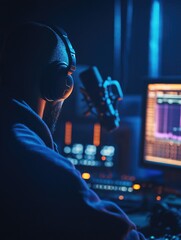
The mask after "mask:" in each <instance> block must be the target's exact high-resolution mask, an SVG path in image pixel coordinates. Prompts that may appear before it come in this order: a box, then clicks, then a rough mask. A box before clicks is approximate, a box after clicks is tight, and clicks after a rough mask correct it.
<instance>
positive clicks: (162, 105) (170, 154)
mask: <svg viewBox="0 0 181 240" xmlns="http://www.w3.org/2000/svg"><path fill="white" fill-rule="evenodd" d="M144 158H145V161H149V162H154V163H160V164H164V165H165V164H166V165H170V166H178V167H179V166H180V167H181V84H171V83H169V84H168V83H165V84H163V83H156V84H155V83H153V84H148V91H147V105H146V125H145V148H144Z"/></svg>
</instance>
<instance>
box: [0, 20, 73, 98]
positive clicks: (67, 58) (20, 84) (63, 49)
mask: <svg viewBox="0 0 181 240" xmlns="http://www.w3.org/2000/svg"><path fill="white" fill-rule="evenodd" d="M74 60H75V54H74V50H73V48H72V46H71V44H70V42H69V40H68V37H67V35H66V33H65V32H63V31H62V30H61V29H58V32H57V31H56V30H55V29H54V28H53V27H49V26H47V25H45V24H41V23H36V22H27V23H23V24H21V25H19V26H18V27H16V28H15V29H14V30H13V31H12V32H11V33H10V34H9V36H8V37H7V39H6V41H5V45H4V48H3V51H2V59H1V81H2V82H1V84H2V86H5V87H6V88H9V89H11V90H13V91H16V92H17V91H18V94H22V93H24V94H26V93H27V91H33V90H34V89H39V91H40V95H41V97H42V98H44V99H46V100H56V99H60V98H64V97H67V96H68V95H69V94H70V92H71V91H72V87H73V80H72V77H71V76H70V74H71V73H72V71H73V70H74V68H75V66H74V64H75V61H74ZM73 61H74V62H73Z"/></svg>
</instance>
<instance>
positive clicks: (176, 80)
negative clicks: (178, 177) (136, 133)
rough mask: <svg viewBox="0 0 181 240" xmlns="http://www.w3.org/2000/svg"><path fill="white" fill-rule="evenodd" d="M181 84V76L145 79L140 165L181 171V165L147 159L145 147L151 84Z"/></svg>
mask: <svg viewBox="0 0 181 240" xmlns="http://www.w3.org/2000/svg"><path fill="white" fill-rule="evenodd" d="M157 83H158V84H164V83H165V84H181V76H162V77H155V78H151V77H147V78H145V79H144V86H143V93H142V108H141V109H142V113H141V119H142V127H141V141H140V142H141V148H140V167H144V168H148V169H155V170H163V171H164V170H165V171H167V170H168V169H173V170H174V171H181V166H176V165H171V164H166V163H158V162H152V161H147V160H145V157H144V149H145V141H144V140H145V128H146V106H147V100H148V98H147V94H148V85H149V84H157Z"/></svg>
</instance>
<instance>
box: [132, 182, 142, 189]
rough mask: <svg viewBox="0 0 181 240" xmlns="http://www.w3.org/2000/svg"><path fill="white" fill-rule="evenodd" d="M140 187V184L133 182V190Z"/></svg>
mask: <svg viewBox="0 0 181 240" xmlns="http://www.w3.org/2000/svg"><path fill="white" fill-rule="evenodd" d="M140 188H141V186H140V184H137V183H135V184H134V185H133V189H134V190H139V189H140Z"/></svg>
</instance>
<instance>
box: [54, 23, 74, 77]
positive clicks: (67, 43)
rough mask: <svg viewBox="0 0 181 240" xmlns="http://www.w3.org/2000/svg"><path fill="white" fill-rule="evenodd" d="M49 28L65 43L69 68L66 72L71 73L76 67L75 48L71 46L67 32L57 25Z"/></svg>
mask: <svg viewBox="0 0 181 240" xmlns="http://www.w3.org/2000/svg"><path fill="white" fill-rule="evenodd" d="M51 28H52V29H53V30H54V31H55V32H56V33H57V34H58V36H59V37H60V38H61V39H62V41H63V42H64V44H65V47H66V50H67V54H68V57H69V69H68V74H72V73H73V72H74V71H75V69H76V56H75V50H74V49H73V47H72V44H71V43H70V41H69V39H68V36H67V33H66V32H65V31H64V30H63V29H62V28H60V27H58V26H53V27H52V26H51Z"/></svg>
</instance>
